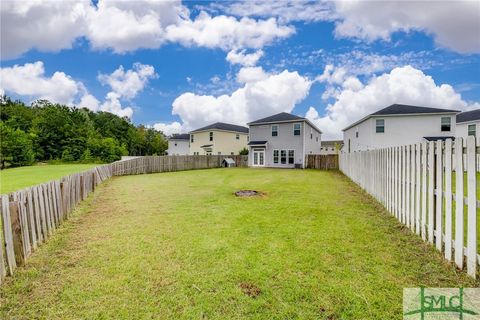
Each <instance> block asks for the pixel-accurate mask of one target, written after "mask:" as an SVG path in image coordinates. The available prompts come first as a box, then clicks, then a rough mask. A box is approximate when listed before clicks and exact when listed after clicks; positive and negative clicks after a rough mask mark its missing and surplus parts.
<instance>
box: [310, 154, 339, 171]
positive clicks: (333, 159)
mask: <svg viewBox="0 0 480 320" xmlns="http://www.w3.org/2000/svg"><path fill="white" fill-rule="evenodd" d="M305 158H306V159H305V164H306V167H307V168H309V169H321V170H334V169H338V155H337V154H307V156H306V157H305Z"/></svg>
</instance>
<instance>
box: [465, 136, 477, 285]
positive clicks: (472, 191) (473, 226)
mask: <svg viewBox="0 0 480 320" xmlns="http://www.w3.org/2000/svg"><path fill="white" fill-rule="evenodd" d="M475 149H476V147H475V137H473V136H469V137H468V138H467V199H468V200H467V203H468V205H467V273H468V274H469V275H470V276H471V277H473V278H475V277H476V273H477V271H476V269H477V234H476V231H477V181H476V171H477V170H476V164H475V160H476V157H475V153H476V150H475Z"/></svg>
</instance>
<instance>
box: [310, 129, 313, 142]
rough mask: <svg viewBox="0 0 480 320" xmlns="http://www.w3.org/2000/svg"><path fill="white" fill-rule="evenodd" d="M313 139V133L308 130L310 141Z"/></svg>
mask: <svg viewBox="0 0 480 320" xmlns="http://www.w3.org/2000/svg"><path fill="white" fill-rule="evenodd" d="M312 139H313V131H312V128H310V140H312Z"/></svg>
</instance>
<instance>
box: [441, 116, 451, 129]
mask: <svg viewBox="0 0 480 320" xmlns="http://www.w3.org/2000/svg"><path fill="white" fill-rule="evenodd" d="M451 122H452V119H451V118H450V117H442V132H448V131H450V129H451V127H452V124H451Z"/></svg>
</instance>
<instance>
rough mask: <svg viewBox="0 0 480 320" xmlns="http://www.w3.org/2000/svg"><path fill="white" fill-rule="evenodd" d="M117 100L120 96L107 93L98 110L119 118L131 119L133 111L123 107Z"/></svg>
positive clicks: (114, 93)
mask: <svg viewBox="0 0 480 320" xmlns="http://www.w3.org/2000/svg"><path fill="white" fill-rule="evenodd" d="M119 98H120V95H119V94H117V93H116V92H109V93H107V96H106V97H105V101H104V102H103V103H102V104H101V105H100V110H101V111H106V112H110V113H113V114H116V115H117V116H120V117H127V118H131V117H132V115H133V109H132V108H131V107H123V106H122V104H121V103H120V100H119Z"/></svg>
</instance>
